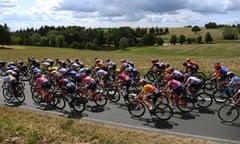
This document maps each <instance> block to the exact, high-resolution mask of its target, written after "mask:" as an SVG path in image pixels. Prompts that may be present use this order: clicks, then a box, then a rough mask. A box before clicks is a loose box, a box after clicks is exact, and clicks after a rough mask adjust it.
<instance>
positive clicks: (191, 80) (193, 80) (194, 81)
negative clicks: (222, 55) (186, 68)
mask: <svg viewBox="0 0 240 144" xmlns="http://www.w3.org/2000/svg"><path fill="white" fill-rule="evenodd" d="M185 84H190V85H192V84H193V85H198V84H202V80H201V79H199V78H197V77H193V76H190V77H189V78H188V79H187V81H186V82H185Z"/></svg>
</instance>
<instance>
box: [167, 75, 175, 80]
mask: <svg viewBox="0 0 240 144" xmlns="http://www.w3.org/2000/svg"><path fill="white" fill-rule="evenodd" d="M165 79H166V80H172V79H173V75H172V74H166V76H165Z"/></svg>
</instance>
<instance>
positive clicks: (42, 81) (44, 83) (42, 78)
mask: <svg viewBox="0 0 240 144" xmlns="http://www.w3.org/2000/svg"><path fill="white" fill-rule="evenodd" d="M36 85H37V88H38V89H42V90H43V91H41V92H43V94H44V95H45V97H44V98H45V100H46V101H47V102H49V101H50V100H51V97H50V95H49V93H48V91H49V89H50V88H51V84H50V81H49V80H48V79H47V77H46V75H43V74H41V73H38V74H37V80H36ZM39 94H40V93H39ZM37 96H38V95H37Z"/></svg>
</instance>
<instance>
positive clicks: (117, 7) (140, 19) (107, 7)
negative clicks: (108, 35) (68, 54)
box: [0, 0, 240, 31]
mask: <svg viewBox="0 0 240 144" xmlns="http://www.w3.org/2000/svg"><path fill="white" fill-rule="evenodd" d="M209 22H216V23H217V24H228V25H232V24H240V0H0V24H2V25H3V24H5V23H6V24H7V25H8V27H9V28H10V31H16V30H20V29H26V28H40V27H41V26H45V25H48V26H56V27H57V26H73V25H74V26H83V27H86V28H104V27H120V26H130V27H184V26H187V25H192V26H194V25H197V26H204V25H205V24H207V23H209Z"/></svg>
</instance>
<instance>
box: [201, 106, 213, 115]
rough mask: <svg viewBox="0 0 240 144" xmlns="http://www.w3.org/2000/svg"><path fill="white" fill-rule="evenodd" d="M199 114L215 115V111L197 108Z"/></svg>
mask: <svg viewBox="0 0 240 144" xmlns="http://www.w3.org/2000/svg"><path fill="white" fill-rule="evenodd" d="M197 110H198V112H199V113H203V114H213V115H214V114H215V110H213V109H210V108H197Z"/></svg>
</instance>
